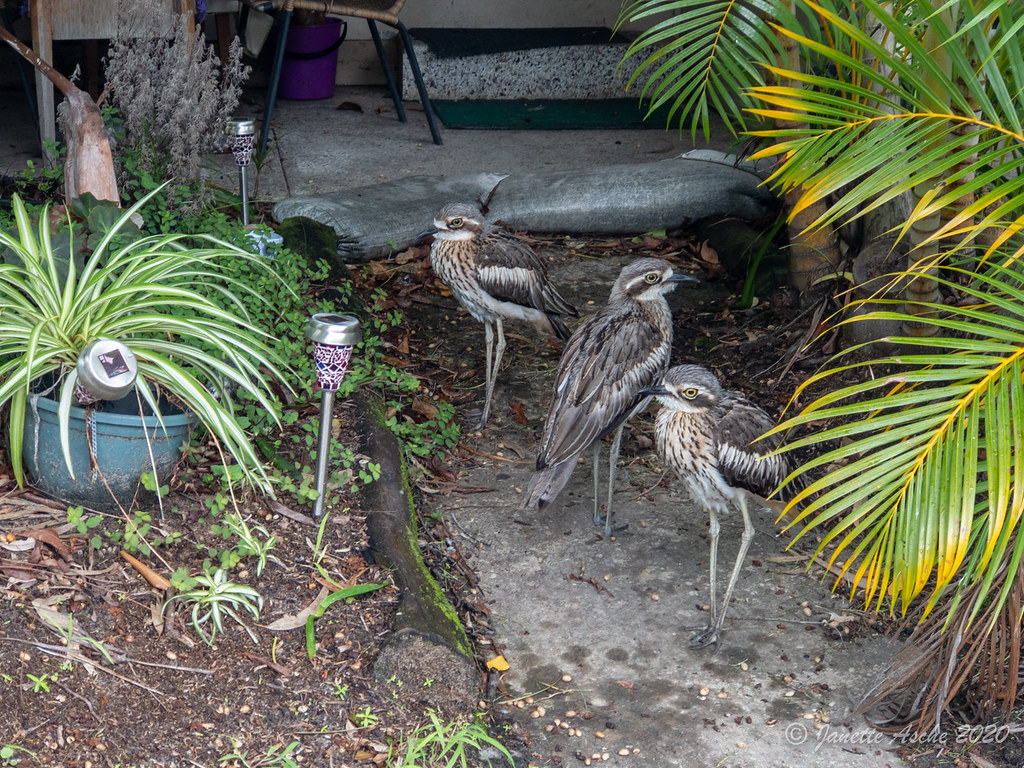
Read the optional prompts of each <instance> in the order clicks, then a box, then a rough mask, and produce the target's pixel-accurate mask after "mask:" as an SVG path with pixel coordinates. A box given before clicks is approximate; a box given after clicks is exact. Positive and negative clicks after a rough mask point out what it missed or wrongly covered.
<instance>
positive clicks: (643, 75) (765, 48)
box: [616, 0, 800, 138]
mask: <svg viewBox="0 0 1024 768" xmlns="http://www.w3.org/2000/svg"><path fill="white" fill-rule="evenodd" d="M768 18H773V19H777V20H778V21H779V22H780V23H781V24H783V25H784V26H786V27H787V28H790V29H800V22H799V20H798V18H797V17H796V16H795V15H794V14H793V13H792V11H791V9H790V7H789V3H787V2H785V1H784V0H766V1H764V2H758V0H714V1H713V2H706V0H636V1H635V2H631V3H624V4H623V7H622V11H621V13H620V15H619V19H618V21H617V22H616V29H620V28H621V27H622V26H623V25H625V24H628V23H634V24H635V23H637V22H646V21H649V20H651V19H656V20H655V21H653V23H651V25H650V26H648V27H647V28H646V29H644V30H643V31H642V32H641V33H640V34H639V35H638V36H637V38H636V39H635V40H634V41H633V43H632V44H631V45H630V46H629V48H628V50H627V51H626V53H625V55H624V56H623V60H622V65H623V66H629V67H632V73H631V74H630V76H629V79H628V81H627V88H630V87H632V86H633V84H634V83H636V82H638V81H642V82H643V86H642V88H641V91H640V99H641V100H642V101H643V100H647V101H648V102H649V111H648V115H650V114H651V113H653V112H654V111H655V110H656V109H658V108H660V107H662V106H667V107H668V117H667V121H668V124H669V125H671V124H672V123H674V122H675V123H678V124H679V126H680V127H682V126H684V125H686V124H689V126H690V130H691V132H692V133H693V135H694V136H696V134H697V131H698V129H700V130H701V131H702V132H703V133H704V136H705V138H707V137H709V136H710V131H711V125H710V120H711V113H712V112H716V113H717V114H718V115H719V117H721V119H722V120H723V122H724V123H725V125H726V127H727V128H728V129H729V130H730V131H731V132H732V133H733V134H734V135H735V134H738V133H739V132H740V131H743V130H747V129H748V128H749V127H750V126H751V119H750V115H749V114H748V113H747V112H746V111H745V110H747V109H748V108H750V107H752V106H754V101H753V99H752V97H751V96H750V95H748V94H749V91H750V90H751V89H752V88H754V87H756V86H759V85H763V84H764V82H765V76H766V72H765V70H764V69H763V68H762V66H761V65H762V64H763V63H774V62H775V61H777V60H779V59H780V57H782V56H783V51H782V48H781V45H780V38H779V37H778V36H777V35H776V34H775V32H774V31H773V30H772V28H771V27H769V26H768V24H767V23H766V21H765V20H766V19H768Z"/></svg>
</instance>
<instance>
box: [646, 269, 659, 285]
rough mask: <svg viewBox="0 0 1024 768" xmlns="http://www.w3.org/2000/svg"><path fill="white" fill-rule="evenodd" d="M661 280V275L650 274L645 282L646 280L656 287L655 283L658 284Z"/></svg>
mask: <svg viewBox="0 0 1024 768" xmlns="http://www.w3.org/2000/svg"><path fill="white" fill-rule="evenodd" d="M660 279H661V275H660V274H659V273H657V272H648V273H647V274H646V275H644V280H646V281H647V282H648V283H650V284H651V285H654V283H656V282H658V281H659V280H660Z"/></svg>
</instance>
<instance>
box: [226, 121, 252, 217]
mask: <svg viewBox="0 0 1024 768" xmlns="http://www.w3.org/2000/svg"><path fill="white" fill-rule="evenodd" d="M224 130H225V132H226V133H227V134H228V136H230V137H231V153H232V154H233V155H234V156H235V162H236V163H237V164H238V185H239V194H240V195H241V198H242V224H243V225H245V226H248V225H249V177H248V170H249V163H251V162H252V151H253V149H254V148H255V146H256V121H255V120H250V119H244V118H239V117H233V118H231V119H230V120H228V124H227V127H226V128H225V129H224Z"/></svg>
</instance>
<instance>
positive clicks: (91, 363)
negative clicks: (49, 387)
mask: <svg viewBox="0 0 1024 768" xmlns="http://www.w3.org/2000/svg"><path fill="white" fill-rule="evenodd" d="M75 370H76V371H78V381H79V383H80V384H81V385H82V386H83V387H84V388H85V389H86V390H87V391H88V392H89V393H90V394H92V395H93V396H95V397H97V398H99V399H100V400H120V399H121V398H122V397H124V396H125V395H127V394H128V392H129V391H131V388H132V386H133V385H134V384H135V378H136V376H138V373H139V364H138V361H137V360H136V359H135V355H134V354H133V353H132V351H131V350H130V349H128V347H126V346H125V345H124V344H122V343H121V342H119V341H114V340H113V339H97V340H96V341H94V342H92V343H91V344H89V345H87V346H86V347H85V349H83V350H82V352H81V354H79V355H78V364H77V365H76V366H75Z"/></svg>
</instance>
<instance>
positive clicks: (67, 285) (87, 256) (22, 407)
mask: <svg viewBox="0 0 1024 768" xmlns="http://www.w3.org/2000/svg"><path fill="white" fill-rule="evenodd" d="M158 191H159V190H154V192H153V193H151V195H152V194H155V193H156V192H158ZM151 195H149V196H146V197H144V198H142V199H141V200H140V201H139V202H137V203H136V204H135V205H134V206H132V207H131V208H129V209H127V210H124V211H120V213H119V215H117V216H116V217H115V218H114V219H113V220H112V222H109V226H106V227H104V228H103V229H102V230H101V231H99V232H92V233H91V234H90V235H89V237H88V240H86V241H85V242H87V244H88V247H87V252H86V253H84V254H82V253H81V244H82V242H83V238H82V237H81V236H78V237H76V234H75V230H74V229H71V234H70V236H68V234H67V230H68V229H69V227H67V226H65V227H63V231H62V232H61V233H60V236H57V235H54V233H53V232H51V226H50V219H51V218H52V217H51V214H52V211H51V210H50V209H49V208H46V209H44V211H43V213H42V214H41V215H40V216H39V217H38V219H37V220H34V219H33V217H32V216H30V214H29V212H28V210H27V209H26V207H25V205H24V203H23V202H22V201H21V200H20V199H19V198H17V197H15V198H14V201H13V215H14V226H13V227H11V228H10V229H9V230H8V231H6V232H3V231H0V254H2V258H3V263H0V407H3V406H7V407H8V408H9V430H8V439H9V446H10V454H9V457H10V461H11V465H12V468H13V471H14V474H15V477H16V479H17V481H18V483H19V485H24V483H25V481H26V469H27V470H28V475H29V477H30V478H31V480H32V481H33V483H34V484H35V485H36V486H37V487H39V488H40V489H41V490H43V491H44V492H47V493H49V494H50V495H53V496H57V497H58V498H62V499H64V500H66V501H69V502H71V503H80V504H86V505H89V506H102V507H108V508H109V507H116V506H120V507H122V508H123V507H125V506H126V505H127V504H130V503H131V502H132V500H133V498H134V496H135V493H136V492H137V490H138V488H139V484H140V479H141V475H143V474H145V473H152V474H154V475H155V479H156V481H157V482H158V483H159V484H162V483H163V482H164V481H165V480H166V476H167V475H168V474H169V472H170V471H171V470H172V469H173V468H174V466H175V464H176V463H177V461H178V459H179V458H180V455H181V449H182V448H183V444H185V443H187V435H188V430H189V429H190V428H191V427H192V426H193V425H202V426H203V427H205V429H206V430H208V432H209V435H210V437H211V439H212V440H214V441H215V442H216V444H217V445H218V447H219V449H220V451H221V452H222V454H224V455H225V457H226V458H227V457H228V456H229V457H231V458H233V460H234V463H235V464H237V466H238V468H239V469H240V471H241V473H242V475H243V476H244V477H245V478H246V479H247V480H249V481H250V482H251V483H252V484H253V485H255V486H257V487H261V488H264V489H268V488H269V482H268V478H267V476H266V474H265V472H264V470H263V467H262V463H261V462H260V460H259V458H258V457H257V455H256V453H255V452H254V450H253V447H252V444H251V442H250V440H249V439H248V436H247V434H246V432H245V430H244V429H243V426H242V423H241V422H240V421H239V419H238V418H236V416H235V412H234V406H233V398H234V397H235V396H236V392H246V393H248V395H249V396H251V397H252V398H254V399H255V400H256V401H257V402H258V403H259V404H260V405H261V406H262V407H265V408H266V409H268V410H269V411H270V412H271V413H273V414H275V417H276V414H277V412H278V409H277V407H276V405H277V398H276V396H275V391H276V390H277V389H278V388H280V385H283V388H284V389H286V390H287V389H289V387H288V384H287V378H288V375H289V373H290V370H289V368H288V366H287V364H286V363H285V362H284V361H282V360H281V359H280V358H279V356H278V355H276V354H275V353H274V352H273V351H272V350H271V349H270V348H269V347H268V345H267V343H266V340H267V339H268V338H269V337H268V335H267V333H266V332H265V331H263V330H261V329H259V328H256V327H254V325H253V324H252V322H251V321H250V320H249V318H248V316H247V314H246V311H245V309H244V306H243V303H242V301H241V299H240V298H239V296H240V295H241V292H242V291H248V292H250V293H252V289H251V288H249V287H248V286H246V285H243V284H241V283H239V282H238V281H236V280H233V279H231V278H229V277H227V276H225V275H224V274H223V273H222V272H221V271H219V270H218V269H217V264H218V262H221V261H223V260H228V259H235V260H245V261H246V262H247V263H248V264H250V265H251V269H253V270H259V269H264V270H269V266H268V265H267V263H266V261H265V260H264V259H263V258H262V257H260V256H258V255H256V254H253V253H250V252H248V251H246V250H244V249H242V248H240V247H237V246H234V245H231V244H229V243H227V242H224V241H223V240H219V239H217V238H214V237H212V236H204V235H199V236H195V235H190V236H185V235H179V234H157V235H146V234H143V233H142V232H140V231H138V229H137V228H135V227H134V225H133V224H132V222H133V220H134V219H135V218H136V214H137V213H138V211H139V209H140V208H142V207H143V206H144V205H145V203H146V202H147V201H148V199H149V197H150V196H151ZM65 223H68V224H69V223H70V220H69V219H68V220H67V221H66V222H65ZM133 230H134V231H133ZM211 291H213V292H215V293H216V294H217V295H218V296H219V298H220V300H219V301H216V302H215V301H213V300H212V299H211V298H209V296H210V294H211ZM225 307H228V308H225ZM100 339H103V340H113V341H116V342H119V343H120V344H123V345H124V346H125V347H127V350H128V353H129V354H130V355H131V356H133V357H134V361H133V362H134V364H135V365H136V366H137V372H138V373H137V377H136V378H135V382H134V385H133V388H132V390H131V391H129V394H128V395H127V396H126V397H125V398H124V399H123V400H121V401H119V402H117V403H110V402H108V401H102V400H101V401H99V402H97V403H95V404H93V405H88V406H82V405H80V404H79V402H78V401H77V399H76V398H77V397H78V396H77V395H76V384H78V383H79V378H80V377H79V371H78V370H77V368H76V364H77V361H78V358H79V355H80V354H81V353H82V350H83V349H85V348H86V347H87V345H89V344H92V343H94V342H96V341H97V340H100ZM98 414H110V415H111V416H113V415H117V416H118V418H117V419H115V421H117V422H118V423H117V426H116V429H114V435H113V437H111V436H110V435H108V434H106V431H105V430H104V429H101V428H99V427H98V426H97V424H98V421H97V415H98ZM182 425H184V428H182ZM126 430H127V431H126ZM133 430H134V431H133ZM125 435H127V437H126V436H125ZM129 438H131V439H133V440H135V442H132V443H127V442H126V443H124V444H123V445H121V446H120V447H118V446H117V445H115V446H114V449H113V450H111V449H110V447H109V446H105V445H103V444H102V442H103V441H104V440H114V441H115V443H116V441H118V440H128V439H129ZM159 440H164V442H168V441H169V442H170V448H169V449H168V447H167V446H164V447H160V446H159V445H156V443H157V441H159ZM168 451H169V455H168ZM54 456H56V457H57V459H54V458H53V457H54ZM158 456H159V458H158ZM123 462H127V464H128V466H123V465H122V464H123ZM225 463H229V462H228V461H225ZM115 464H117V466H115Z"/></svg>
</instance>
